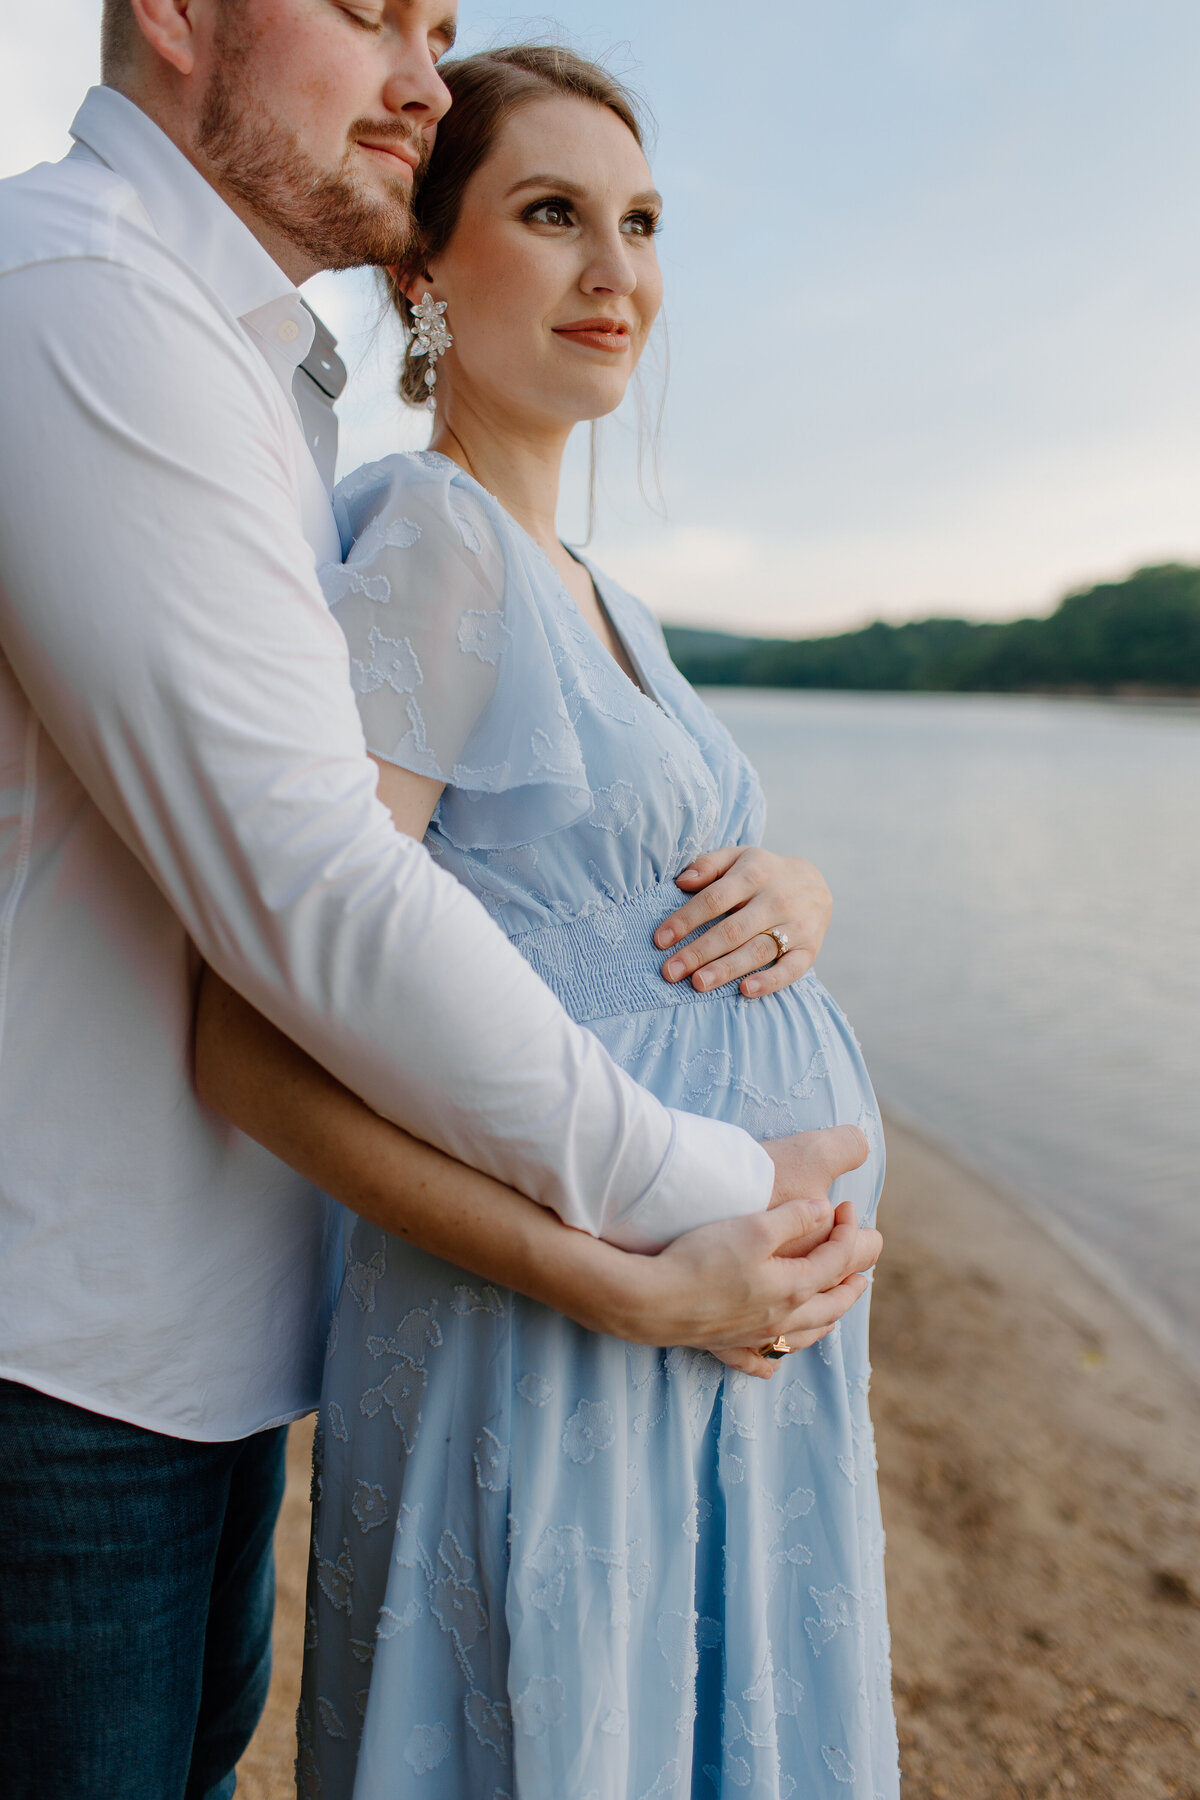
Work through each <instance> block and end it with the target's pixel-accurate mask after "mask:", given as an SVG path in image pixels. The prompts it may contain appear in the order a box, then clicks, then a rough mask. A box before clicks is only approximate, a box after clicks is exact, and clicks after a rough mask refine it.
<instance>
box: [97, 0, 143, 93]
mask: <svg viewBox="0 0 1200 1800" xmlns="http://www.w3.org/2000/svg"><path fill="white" fill-rule="evenodd" d="M136 36H137V22H136V20H135V19H134V16H133V8H132V7H131V6H130V4H129V0H104V11H103V13H102V14H101V15H100V79H101V81H107V82H111V81H112V79H113V77H114V76H116V75H119V74H120V72H121V70H122V69H123V68H124V67H125V65H126V63H127V62H128V61H129V57H130V53H131V51H132V49H133V45H134V41H135V39H136Z"/></svg>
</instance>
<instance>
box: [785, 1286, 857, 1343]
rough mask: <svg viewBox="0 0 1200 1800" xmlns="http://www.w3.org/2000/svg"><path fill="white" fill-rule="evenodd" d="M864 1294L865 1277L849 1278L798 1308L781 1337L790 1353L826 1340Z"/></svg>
mask: <svg viewBox="0 0 1200 1800" xmlns="http://www.w3.org/2000/svg"><path fill="white" fill-rule="evenodd" d="M866 1291H867V1278H866V1276H865V1275H848V1276H847V1277H846V1279H845V1281H843V1282H841V1283H840V1284H839V1285H838V1286H837V1287H835V1288H830V1289H829V1290H828V1292H826V1293H823V1294H816V1295H814V1297H813V1298H812V1299H811V1300H809V1301H807V1302H806V1303H805V1305H804V1306H803V1307H800V1308H799V1309H798V1310H797V1312H796V1314H795V1317H794V1318H793V1319H792V1320H791V1321H790V1322H789V1323H788V1324H787V1325H785V1327H784V1331H783V1335H784V1337H785V1338H786V1339H787V1341H788V1343H789V1344H790V1345H791V1346H792V1349H793V1350H807V1349H809V1347H810V1346H811V1345H813V1344H816V1343H819V1341H820V1340H821V1338H823V1337H828V1336H829V1333H830V1332H831V1331H832V1330H833V1328H834V1326H835V1325H836V1324H837V1323H838V1321H839V1319H844V1318H845V1316H846V1314H847V1313H848V1312H849V1311H850V1308H851V1307H852V1306H856V1305H857V1304H858V1302H859V1301H860V1300H861V1299H862V1297H863V1295H864V1294H865V1293H866Z"/></svg>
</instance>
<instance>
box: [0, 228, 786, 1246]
mask: <svg viewBox="0 0 1200 1800" xmlns="http://www.w3.org/2000/svg"><path fill="white" fill-rule="evenodd" d="M0 340H2V341H4V342H5V343H6V344H8V345H9V347H10V349H11V351H12V355H11V356H10V358H9V362H8V365H7V370H6V381H7V392H6V395H5V406H6V415H7V423H6V429H5V440H4V444H3V450H2V456H3V466H2V468H0V644H2V647H3V651H4V654H5V655H6V656H7V657H8V659H9V660H10V662H11V664H12V667H13V670H14V672H15V674H16V676H17V679H18V680H19V682H20V683H21V686H22V688H23V689H24V692H25V693H26V695H27V696H28V698H29V700H30V702H31V704H32V706H33V708H34V710H35V712H36V714H37V715H38V718H39V719H40V721H41V723H42V725H43V726H44V728H45V729H46V731H47V732H48V733H49V734H50V735H51V736H52V737H53V738H54V740H55V742H56V743H57V745H58V747H59V749H60V751H61V752H62V754H63V756H64V757H65V758H66V760H67V762H68V763H69V764H70V766H71V768H72V769H73V770H74V772H75V774H76V775H77V776H78V778H79V780H80V781H81V782H82V784H83V786H84V787H85V789H86V790H87V792H88V794H89V795H90V796H91V798H92V799H93V801H94V802H95V803H96V805H97V806H98V808H99V809H100V811H101V812H102V814H103V815H104V817H105V818H106V820H107V821H108V823H109V824H110V825H111V826H112V828H113V829H114V830H115V831H116V833H117V834H118V835H119V837H120V838H121V839H122V840H123V841H124V843H125V844H126V845H127V846H128V847H129V848H130V849H131V850H132V851H133V853H134V854H135V855H136V856H137V858H138V859H139V860H140V862H141V863H142V864H143V865H144V866H145V868H146V869H147V870H148V871H149V872H150V874H151V876H152V877H153V879H154V881H155V882H156V883H157V885H158V886H159V888H160V889H161V891H162V892H163V894H164V895H165V897H166V899H167V901H168V902H169V904H170V906H171V908H172V909H173V910H174V912H175V914H176V915H177V917H178V918H179V919H180V920H181V922H182V923H183V925H184V927H185V929H186V930H187V932H188V934H189V935H190V937H191V938H192V940H193V942H194V943H195V944H196V945H197V947H198V948H199V950H200V953H201V955H202V956H203V957H204V959H205V960H206V961H207V962H208V963H209V964H210V965H211V966H212V967H213V968H214V969H216V970H217V971H218V972H220V973H221V974H222V975H224V976H225V977H226V979H227V980H228V981H229V982H230V983H231V984H232V985H233V986H234V987H235V988H237V989H238V990H239V991H240V992H242V993H243V994H245V995H246V996H247V998H248V999H249V1000H250V1001H251V1002H252V1003H253V1004H254V1006H255V1007H257V1008H258V1009H259V1010H260V1011H261V1012H263V1013H264V1014H266V1015H267V1017H268V1018H270V1019H271V1020H272V1021H274V1023H275V1024H276V1025H278V1026H279V1027H280V1028H281V1029H282V1030H283V1031H284V1032H285V1033H286V1034H287V1035H288V1036H289V1037H291V1038H294V1039H295V1040H296V1041H297V1042H299V1043H301V1044H302V1045H303V1046H304V1047H305V1048H306V1049H307V1050H308V1051H310V1052H311V1053H312V1054H313V1055H314V1056H315V1057H316V1058H317V1060H318V1061H319V1062H321V1063H322V1064H323V1065H324V1066H325V1067H327V1068H328V1069H329V1070H331V1071H332V1072H333V1073H334V1075H336V1076H337V1077H338V1078H339V1079H340V1080H341V1081H342V1082H344V1083H345V1084H346V1085H347V1086H348V1087H350V1088H351V1089H353V1090H354V1091H355V1092H356V1093H358V1094H360V1095H362V1096H363V1098H364V1099H365V1100H366V1101H367V1102H368V1103H369V1104H370V1106H371V1107H373V1108H374V1109H375V1110H376V1111H377V1112H380V1113H382V1114H384V1115H385V1116H387V1117H388V1118H390V1119H392V1120H393V1121H395V1122H396V1123H397V1124H399V1125H401V1126H403V1127H406V1128H408V1129H410V1130H412V1131H414V1132H416V1133H419V1134H420V1135H421V1136H422V1137H423V1138H426V1139H428V1140H429V1141H430V1142H432V1143H433V1144H435V1145H437V1146H438V1147H440V1148H442V1149H444V1150H446V1151H448V1152H449V1153H451V1154H452V1155H453V1156H455V1157H457V1158H459V1159H460V1160H462V1161H465V1162H468V1163H470V1164H472V1165H474V1166H475V1167H477V1168H479V1169H481V1170H484V1171H485V1172H487V1173H489V1174H491V1175H494V1176H495V1177H496V1178H497V1179H498V1180H500V1181H501V1182H503V1183H505V1184H507V1185H510V1186H514V1187H517V1188H518V1189H520V1190H522V1191H523V1192H525V1193H527V1194H528V1195H530V1196H531V1197H532V1198H533V1199H535V1200H537V1201H538V1202H539V1203H541V1204H543V1205H546V1206H550V1207H552V1208H553V1209H554V1210H555V1211H557V1212H558V1213H559V1214H560V1215H561V1216H562V1217H563V1218H564V1219H566V1220H568V1221H569V1222H571V1223H574V1224H577V1225H580V1226H582V1227H584V1228H585V1229H587V1230H590V1231H597V1230H599V1229H600V1228H601V1224H602V1223H603V1224H604V1225H605V1230H606V1235H608V1236H609V1237H610V1238H614V1239H618V1240H619V1241H621V1242H624V1243H626V1244H628V1245H629V1246H630V1247H634V1248H647V1247H652V1246H654V1245H657V1244H660V1243H662V1242H665V1241H666V1240H667V1239H669V1238H670V1237H672V1236H674V1235H675V1234H676V1233H677V1232H678V1231H679V1230H681V1229H683V1228H684V1226H685V1224H688V1223H700V1222H703V1221H705V1220H712V1219H717V1218H724V1217H728V1216H731V1215H734V1214H737V1213H745V1212H751V1211H756V1210H759V1209H761V1208H762V1207H764V1206H765V1205H766V1203H767V1201H768V1199H769V1197H770V1193H771V1187H772V1168H771V1165H770V1163H769V1160H768V1159H767V1157H766V1156H765V1155H764V1153H763V1152H762V1150H761V1149H760V1148H759V1146H757V1145H756V1144H754V1143H753V1141H752V1140H751V1139H750V1138H749V1137H747V1136H746V1135H745V1134H743V1133H741V1132H739V1131H736V1130H734V1129H732V1128H731V1127H728V1126H725V1125H721V1124H718V1123H716V1122H713V1121H709V1120H703V1119H698V1118H695V1117H693V1116H691V1115H683V1114H676V1113H671V1112H668V1111H667V1110H666V1109H664V1108H663V1107H662V1106H660V1105H659V1104H658V1102H656V1101H655V1100H653V1099H652V1098H651V1097H650V1096H649V1095H648V1094H646V1093H645V1092H644V1091H643V1090H641V1089H640V1088H638V1087H637V1085H636V1084H635V1083H633V1082H632V1081H631V1080H630V1079H629V1078H628V1077H627V1076H625V1075H624V1074H623V1073H622V1072H621V1071H619V1070H618V1069H617V1068H616V1067H615V1065H614V1064H613V1063H612V1062H611V1061H610V1059H609V1058H608V1056H607V1055H606V1053H605V1052H604V1050H603V1049H602V1047H601V1046H600V1044H599V1042H598V1041H597V1039H596V1038H595V1037H593V1036H592V1035H591V1034H590V1033H588V1032H586V1031H583V1030H581V1029H579V1028H578V1027H577V1026H575V1025H574V1024H573V1023H572V1022H571V1021H570V1020H569V1019H568V1018H567V1017H566V1015H565V1013H564V1012H563V1011H562V1009H561V1007H560V1006H559V1005H558V1003H557V1001H556V1000H555V999H554V998H553V996H552V995H551V994H550V992H549V991H548V989H546V988H545V987H544V986H543V985H542V983H541V982H540V981H539V980H538V979H537V978H536V977H535V976H534V975H533V973H532V972H531V971H530V969H529V968H528V966H527V965H526V964H525V962H524V961H523V959H522V958H521V957H520V956H519V955H518V953H517V952H516V951H515V950H514V949H513V948H512V947H511V946H510V945H509V944H508V943H507V941H506V940H505V939H504V937H503V936H502V934H501V933H500V932H499V931H498V930H496V929H495V928H494V926H493V925H492V924H491V923H490V922H489V921H488V919H487V917H486V915H485V914H484V912H483V910H482V908H481V907H480V906H479V905H478V903H477V902H476V901H475V900H474V899H473V898H471V897H470V896H469V895H468V894H467V893H466V892H465V891H464V890H463V889H462V888H461V887H460V886H459V884H458V883H456V882H455V881H453V880H452V879H450V878H449V877H447V876H445V875H444V874H442V873H440V872H439V871H437V870H436V869H435V868H434V867H433V865H432V864H431V863H430V861H429V858H428V857H427V855H426V854H425V852H424V851H423V850H422V849H421V848H420V847H419V846H417V845H415V844H413V843H411V842H409V841H407V840H406V839H404V838H402V837H401V836H399V835H398V834H397V833H396V832H395V831H394V830H393V828H392V824H391V821H390V819H389V818H388V816H387V814H386V812H385V811H384V809H383V807H382V806H381V805H380V803H379V801H378V799H377V797H376V793H375V771H374V768H373V767H372V765H371V764H370V762H369V761H368V759H367V757H366V755H365V753H364V749H363V742H362V734H361V730H360V727H359V722H358V717H357V713H356V709H355V706H354V700H353V695H352V692H351V689H350V685H349V680H348V671H347V660H346V653H345V648H344V644H343V641H342V636H341V633H340V631H339V630H338V628H337V626H336V624H335V623H334V622H333V621H332V620H331V619H330V618H329V616H328V613H327V611H326V608H325V605H324V602H323V600H322V598H321V595H320V591H319V589H318V587H317V584H316V580H315V575H314V571H313V566H312V563H313V559H312V553H311V551H310V549H309V546H308V544H307V543H306V541H305V539H304V537H303V535H302V532H301V528H300V523H299V519H298V517H297V501H296V493H295V483H294V477H293V475H292V472H291V470H290V467H289V456H290V455H292V454H294V446H289V442H288V440H287V436H286V432H287V431H290V430H291V429H292V426H291V423H290V421H288V420H287V418H286V415H285V413H284V412H283V411H282V410H281V409H282V407H283V402H282V398H281V396H280V395H279V393H278V392H277V391H275V390H274V389H273V388H272V381H273V377H272V376H271V375H270V372H269V371H268V370H267V368H266V366H265V364H262V363H261V359H260V358H259V357H258V356H257V353H256V352H255V351H254V350H253V349H252V348H251V347H250V346H249V345H248V344H247V345H246V346H245V347H243V346H242V345H241V344H240V343H239V342H238V340H237V339H236V338H235V337H234V336H233V335H232V334H231V333H230V332H229V330H228V329H227V327H226V326H225V325H224V324H223V323H222V320H221V318H220V316H219V314H217V313H216V312H215V311H210V309H209V305H208V302H207V301H205V300H204V299H203V298H202V297H201V296H200V295H199V294H196V295H193V294H191V293H190V292H189V291H188V290H187V289H186V287H181V286H180V278H179V276H178V274H177V273H173V271H172V269H171V267H170V266H168V265H167V263H166V262H164V268H163V270H162V278H161V280H155V279H151V278H150V277H148V276H146V275H145V274H143V273H141V272H140V271H139V272H137V273H134V272H131V271H130V270H128V269H127V268H125V267H124V266H123V265H121V264H120V263H115V262H106V261H101V260H89V259H85V258H79V259H75V260H70V261H62V262H58V263H46V264H40V265H36V266H31V267H27V268H23V269H19V270H16V271H15V272H10V273H8V274H5V275H3V276H0Z"/></svg>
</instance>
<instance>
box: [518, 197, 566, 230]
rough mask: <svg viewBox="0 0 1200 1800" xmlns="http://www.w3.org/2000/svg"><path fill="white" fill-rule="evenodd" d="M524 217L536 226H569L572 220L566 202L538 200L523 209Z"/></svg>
mask: <svg viewBox="0 0 1200 1800" xmlns="http://www.w3.org/2000/svg"><path fill="white" fill-rule="evenodd" d="M524 217H525V218H526V219H529V220H533V221H534V222H535V223H536V224H538V225H571V224H573V223H574V220H573V218H572V215H571V207H570V204H569V202H568V201H566V200H539V201H537V202H536V204H535V205H533V206H527V207H526V208H525V213H524Z"/></svg>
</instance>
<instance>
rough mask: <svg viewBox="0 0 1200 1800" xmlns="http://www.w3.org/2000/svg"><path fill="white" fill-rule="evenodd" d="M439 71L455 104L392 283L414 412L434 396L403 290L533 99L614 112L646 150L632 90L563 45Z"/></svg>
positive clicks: (512, 51)
mask: <svg viewBox="0 0 1200 1800" xmlns="http://www.w3.org/2000/svg"><path fill="white" fill-rule="evenodd" d="M439 73H440V74H441V76H442V78H443V80H444V81H445V83H446V86H447V87H448V88H449V89H450V93H451V95H452V96H453V104H452V106H451V107H450V110H449V112H448V113H447V114H446V116H445V118H444V119H443V120H442V121H441V123H440V124H439V126H438V130H437V141H436V144H435V146H434V152H433V157H432V159H431V161H430V164H429V167H428V169H427V170H426V172H425V176H424V179H423V180H422V182H421V185H420V187H419V189H418V190H417V195H416V199H415V201H414V204H413V223H414V227H415V230H414V234H413V244H412V249H411V250H410V251H409V253H408V254H407V255H406V256H405V257H404V258H403V260H402V261H401V262H400V263H399V264H398V265H397V267H396V269H395V271H394V272H391V271H389V274H388V277H387V280H388V289H389V293H390V297H391V300H392V303H393V305H394V306H395V308H396V310H397V312H398V313H399V314H400V318H401V322H402V323H403V325H404V327H405V333H406V337H407V346H406V349H405V355H404V363H403V366H402V369H401V374H400V392H401V394H402V396H403V397H404V399H405V400H407V401H408V403H409V405H410V406H421V405H423V404H424V402H425V399H426V397H427V395H428V392H429V390H428V388H427V387H426V386H425V376H424V368H423V366H422V365H421V363H420V362H419V361H418V362H414V357H413V337H412V307H411V305H410V303H409V301H408V299H407V297H406V296H405V294H404V292H403V287H404V284H405V283H407V282H409V281H411V280H412V279H413V278H414V277H415V276H418V275H420V273H421V270H422V269H423V268H424V267H425V266H426V264H427V262H428V261H429V260H430V259H431V258H432V257H435V256H437V255H438V253H439V252H440V251H442V250H444V249H445V247H446V245H447V244H448V243H449V242H450V239H451V237H452V236H453V234H454V228H455V226H456V225H457V224H458V216H459V213H460V212H461V210H462V202H463V194H464V193H465V191H466V187H467V183H468V182H469V181H470V179H471V177H472V175H474V173H475V171H476V170H477V169H478V168H479V167H480V165H481V164H482V163H483V162H485V161H486V160H487V157H488V154H489V152H490V151H491V148H492V146H493V144H494V143H495V141H496V138H497V135H498V134H499V132H500V129H501V127H502V126H503V125H504V123H505V121H506V120H508V119H509V118H511V117H512V115H513V113H515V112H517V111H518V110H519V108H521V107H522V106H527V105H528V104H529V102H530V101H532V100H543V99H545V98H547V97H548V96H550V95H554V94H567V95H570V96H571V97H572V98H573V99H577V100H590V101H591V102H592V103H593V104H594V105H596V106H606V107H607V108H608V110H609V111H610V112H613V113H616V115H617V117H618V119H620V121H621V123H622V124H623V125H624V126H626V127H627V128H628V130H629V131H630V132H631V133H632V135H633V138H634V141H635V143H636V144H637V145H638V148H639V149H641V148H643V147H644V144H643V137H644V133H643V127H642V121H641V117H640V114H639V109H638V103H637V101H636V100H635V99H634V96H633V95H632V94H631V93H630V91H629V89H628V88H626V87H624V86H623V85H622V83H621V82H619V81H618V80H617V79H616V78H615V77H614V76H612V75H610V74H609V73H608V71H607V70H606V69H603V68H601V67H600V65H599V64H598V63H594V62H588V61H587V59H586V58H585V57H582V56H578V55H577V54H576V53H575V51H574V50H567V49H565V48H563V47H562V46H561V45H557V44H512V45H510V46H509V47H508V48H507V49H504V50H484V51H481V52H480V53H479V55H477V56H464V57H461V58H460V59H459V60H458V61H457V62H449V63H443V64H442V65H441V68H440V70H439Z"/></svg>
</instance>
